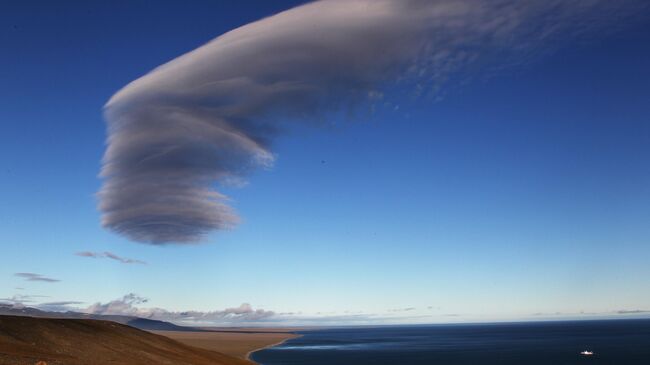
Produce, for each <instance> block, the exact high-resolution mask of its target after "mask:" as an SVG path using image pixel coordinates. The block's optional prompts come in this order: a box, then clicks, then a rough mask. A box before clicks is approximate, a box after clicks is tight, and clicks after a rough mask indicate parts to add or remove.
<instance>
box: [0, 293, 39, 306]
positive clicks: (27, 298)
mask: <svg viewBox="0 0 650 365" xmlns="http://www.w3.org/2000/svg"><path fill="white" fill-rule="evenodd" d="M41 298H49V297H48V296H46V295H20V294H19V295H14V296H12V297H9V298H0V303H2V304H9V305H12V306H15V307H24V306H25V305H26V304H31V303H35V302H37V301H39V300H40V299H41Z"/></svg>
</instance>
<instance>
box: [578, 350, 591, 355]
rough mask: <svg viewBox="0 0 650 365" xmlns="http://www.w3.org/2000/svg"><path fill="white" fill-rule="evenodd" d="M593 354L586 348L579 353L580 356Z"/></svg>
mask: <svg viewBox="0 0 650 365" xmlns="http://www.w3.org/2000/svg"><path fill="white" fill-rule="evenodd" d="M593 354H594V352H593V351H587V350H584V351H582V352H581V353H580V355H582V356H591V355H593Z"/></svg>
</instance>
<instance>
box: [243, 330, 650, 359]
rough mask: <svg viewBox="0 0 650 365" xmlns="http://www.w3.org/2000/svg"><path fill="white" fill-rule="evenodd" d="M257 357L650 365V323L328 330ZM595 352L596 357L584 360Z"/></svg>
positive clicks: (304, 333)
mask: <svg viewBox="0 0 650 365" xmlns="http://www.w3.org/2000/svg"><path fill="white" fill-rule="evenodd" d="M300 333H301V334H303V337H300V338H296V339H293V340H289V341H287V342H285V343H284V344H282V345H280V346H277V347H274V348H270V349H265V350H262V351H258V352H255V353H254V354H253V355H252V360H254V361H255V362H257V363H259V364H262V365H280V364H283V365H284V364H296V365H303V364H304V365H321V364H322V365H325V364H327V365H348V364H349V365H353V364H354V365H363V364H375V365H383V364H440V365H461V364H462V365H491V364H504V365H515V364H516V365H538V364H539V365H565V364H566V365H571V364H612V365H627V364H634V365H649V364H650V320H610V321H579V322H577V321H576V322H543V323H515V324H513V323H510V324H478V325H477V324H472V325H431V326H399V327H397V326H395V327H392V326H391V327H373V328H370V327H366V328H345V329H340V328H339V329H326V330H316V331H305V332H300ZM584 350H589V351H593V352H594V355H593V356H583V355H580V352H581V351H584Z"/></svg>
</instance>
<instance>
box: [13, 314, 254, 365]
mask: <svg viewBox="0 0 650 365" xmlns="http://www.w3.org/2000/svg"><path fill="white" fill-rule="evenodd" d="M39 361H44V362H45V363H46V364H47V365H88V364H93V365H105V364H111V365H116V364H119V365H150V364H160V365H167V364H168V365H251V363H250V362H248V361H245V360H242V359H237V358H234V357H231V356H228V355H224V354H221V353H218V352H214V351H208V350H203V349H198V348H195V347H191V346H187V345H184V344H182V343H180V342H177V341H174V340H171V339H169V338H167V337H163V336H159V335H155V334H153V333H149V332H145V331H142V330H139V329H136V328H133V327H129V326H125V325H122V324H119V323H114V322H108V321H98V320H90V319H52V318H32V317H17V316H0V364H1V365H23V364H24V365H34V364H36V363H37V362H39Z"/></svg>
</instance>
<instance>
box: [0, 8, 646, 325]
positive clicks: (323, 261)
mask: <svg viewBox="0 0 650 365" xmlns="http://www.w3.org/2000/svg"><path fill="white" fill-rule="evenodd" d="M299 3H300V2H297V1H274V2H267V1H259V2H258V1H242V2H238V3H237V4H234V3H232V2H207V1H206V2H198V1H197V2H193V3H192V4H191V5H187V4H186V3H181V2H177V3H175V2H156V5H155V6H154V5H153V4H152V3H148V2H117V3H113V2H111V3H101V2H94V3H93V4H90V3H89V4H84V5H80V4H75V3H70V4H56V6H55V5H53V4H50V5H48V4H37V3H33V4H29V3H27V2H26V3H21V4H13V5H10V4H3V5H2V6H1V7H0V9H1V11H0V18H1V19H2V22H1V24H3V26H2V29H1V30H0V48H1V49H3V52H2V56H1V57H0V80H2V81H1V85H2V87H0V98H1V99H2V100H4V102H3V107H2V108H0V135H2V137H3V138H2V140H3V142H2V143H1V144H0V166H2V169H1V170H0V174H1V176H2V177H1V178H0V201H2V204H1V205H0V242H2V265H0V297H1V298H12V297H14V296H20V295H45V296H48V297H47V298H39V299H38V300H37V301H36V302H34V303H33V304H38V303H39V302H54V301H79V302H83V303H84V304H80V305H79V306H80V307H85V306H88V305H90V304H92V303H95V302H101V303H106V302H109V301H111V300H114V299H116V298H120V297H122V296H123V295H125V294H127V293H137V294H138V295H141V296H143V297H146V298H148V302H147V304H146V305H145V306H151V307H160V308H165V309H167V310H171V311H182V310H189V309H193V310H199V311H212V310H221V309H223V308H232V307H238V306H239V305H240V304H241V303H251V304H252V305H253V307H254V308H264V309H265V310H271V311H274V312H276V313H294V315H288V314H287V315H280V316H279V317H278V318H286V322H285V323H290V322H291V323H293V322H300V319H299V318H300V317H305V318H314V317H319V316H322V315H324V314H325V313H327V314H328V315H332V316H344V317H345V316H347V315H353V314H357V315H360V316H359V317H360V318H362V320H364V321H365V320H366V319H367V320H368V321H375V323H383V322H386V323H388V322H391V323H392V322H447V321H457V320H468V321H474V320H502V319H507V320H510V319H539V318H557V317H558V316H555V315H552V314H554V313H562V314H563V316H561V317H563V318H564V317H565V316H566V317H571V318H573V317H581V315H580V313H581V312H584V313H586V314H592V313H596V314H599V315H614V312H616V311H620V310H626V311H633V310H650V281H649V280H648V278H650V265H648V262H649V260H650V245H648V242H649V241H650V225H648V223H647V222H648V219H649V218H650V188H649V187H650V168H649V167H648V166H649V165H648V158H649V157H650V123H649V118H650V91H649V90H648V86H647V85H650V71H649V70H648V65H649V64H650V32H649V31H648V30H649V29H650V28H649V26H650V25H649V24H650V23H648V21H647V20H648V18H647V17H644V18H643V19H641V20H639V19H637V20H635V21H632V22H630V24H629V25H627V26H616V27H611V29H607V30H606V31H599V32H597V33H595V34H592V35H589V36H586V37H582V38H578V39H570V40H566V41H562V42H557V44H556V45H555V46H554V47H552V50H550V51H548V52H542V53H544V54H542V55H539V56H536V57H533V58H531V59H526V60H518V62H516V64H515V65H514V66H510V67H503V68H499V69H498V70H491V71H490V72H483V71H482V70H478V71H476V72H474V73H472V72H470V73H469V75H468V76H467V77H468V80H470V81H468V82H466V83H451V84H450V85H449V86H448V87H447V88H446V89H445V91H446V92H445V95H444V97H442V98H439V99H438V98H436V97H421V98H411V97H410V96H409V95H408V93H406V94H407V95H406V96H404V97H399V96H398V97H396V98H395V100H389V101H391V102H392V103H391V104H390V105H387V106H383V105H380V106H379V107H378V108H377V110H376V111H375V112H374V113H373V114H369V115H368V114H367V113H360V114H362V116H360V117H358V118H352V120H350V119H349V118H345V117H342V116H341V115H340V114H337V113H334V114H329V115H328V116H327V121H326V123H325V125H322V126H316V127H314V126H304V125H302V126H301V125H298V124H295V125H292V126H291V127H290V128H288V129H289V130H288V131H287V133H284V134H283V135H281V136H280V137H279V138H277V139H276V140H275V141H274V143H273V145H272V151H273V153H274V154H275V155H276V156H277V159H276V161H275V164H274V166H273V167H272V168H270V169H267V170H265V169H261V170H257V171H255V172H254V173H252V174H251V175H250V176H249V177H248V184H247V185H246V186H243V187H232V186H230V187H224V188H222V189H221V190H220V191H221V192H223V193H225V194H226V195H227V196H228V197H229V198H230V199H231V200H230V204H231V205H232V206H233V207H234V208H235V209H236V211H237V212H238V214H239V215H240V217H241V219H242V223H241V224H240V225H238V226H237V227H235V228H234V229H232V230H230V231H221V232H216V233H213V234H210V235H209V237H208V238H207V239H206V242H205V243H203V244H192V245H165V246H157V245H148V244H142V243H135V242H132V241H130V240H129V239H127V238H124V237H122V236H120V235H117V234H115V233H112V232H109V231H107V230H105V229H103V228H102V227H101V226H100V213H99V212H98V210H97V207H96V205H97V199H96V197H95V193H96V192H97V191H98V190H99V189H100V186H101V180H100V179H99V177H98V174H99V169H100V167H101V158H102V154H103V152H104V149H105V138H106V124H105V121H104V118H103V116H102V107H103V106H104V104H105V103H106V102H107V101H108V100H109V98H110V97H111V96H112V95H113V94H114V93H115V92H116V91H118V90H119V89H120V88H122V87H123V86H124V85H126V84H127V83H129V82H130V81H132V80H134V79H136V78H138V77H140V76H142V75H143V74H145V73H146V72H148V71H150V70H151V69H153V68H155V67H157V66H158V65H161V64H163V63H165V62H167V61H169V60H171V59H173V58H175V57H177V56H179V55H181V54H183V53H185V52H188V51H190V50H192V49H194V48H196V47H198V46H200V45H202V44H204V43H205V42H207V41H209V40H211V39H212V38H214V37H215V36H217V35H220V34H222V33H224V32H226V31H228V30H231V29H233V28H236V27H239V26H241V25H244V24H247V23H249V22H251V21H254V20H257V19H259V18H262V17H265V16H268V15H272V14H274V13H276V12H278V11H281V10H285V9H288V8H290V7H292V6H294V5H297V4H299ZM392 91H393V92H394V93H395V94H397V95H402V92H403V90H392ZM389 93H390V90H389ZM398 100H399V101H398ZM396 105H397V106H399V107H398V108H396V107H395V106H396ZM365 107H367V106H364V105H362V106H360V109H361V110H364V109H363V108H365ZM81 251H92V252H104V251H109V252H113V253H115V254H118V255H120V256H122V257H128V258H134V259H139V260H143V261H146V262H147V264H146V265H140V264H122V263H119V262H117V261H115V260H110V259H92V258H86V257H80V256H77V255H75V253H77V252H81ZM20 272H30V273H39V274H42V275H45V276H47V277H52V278H56V279H59V280H60V281H59V282H55V283H48V282H38V281H25V279H24V278H22V277H17V276H15V275H14V274H15V273H20ZM17 287H20V288H23V289H16V288H17ZM27 304H30V303H27ZM407 308H415V309H413V310H406V311H405V310H404V309H407ZM540 314H541V315H540ZM450 315H454V316H450ZM296 318H298V319H296ZM292 321H293V322H292ZM305 321H306V320H305Z"/></svg>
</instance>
